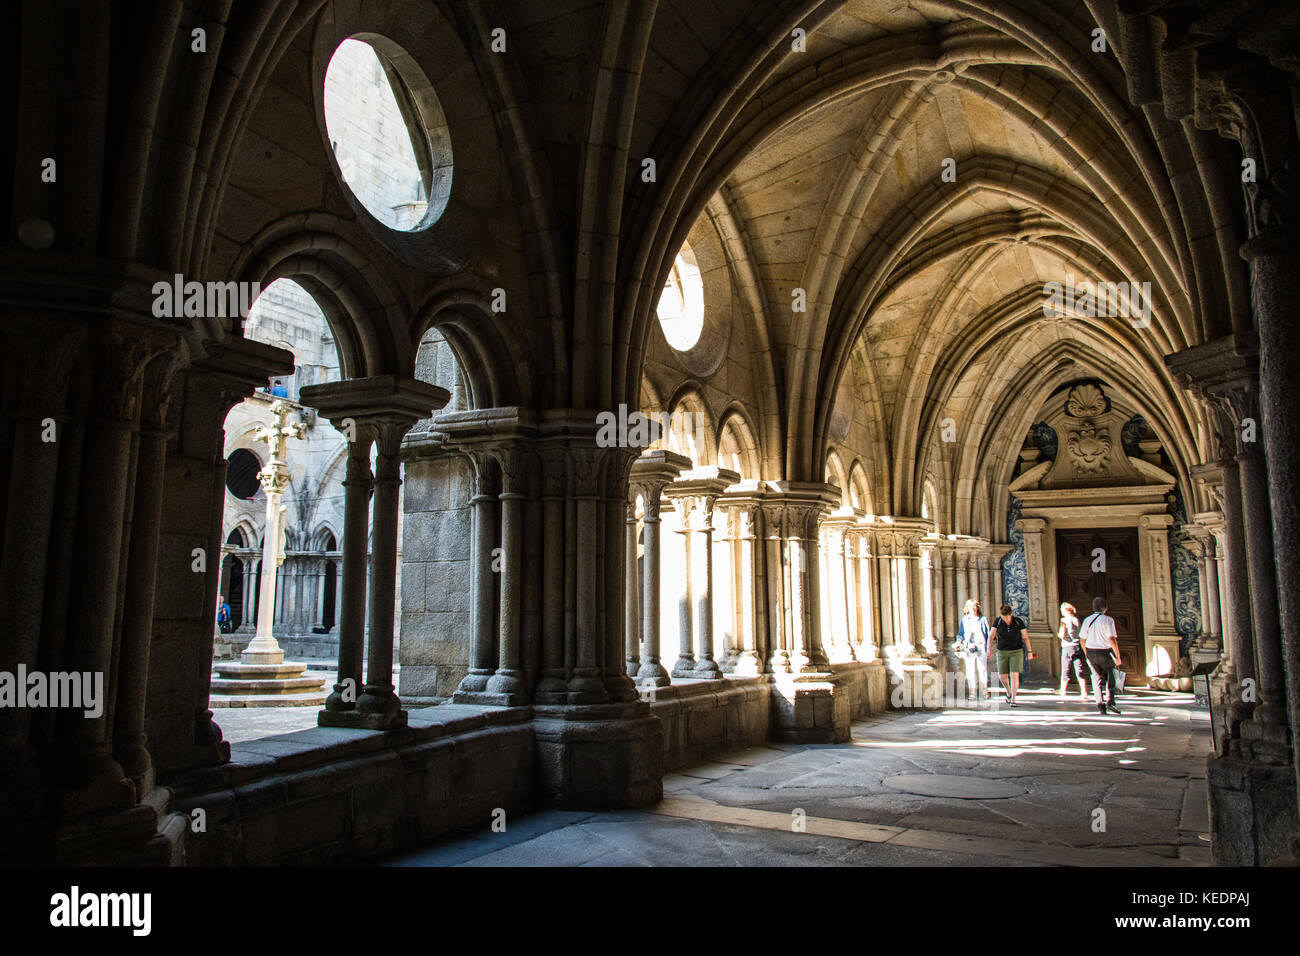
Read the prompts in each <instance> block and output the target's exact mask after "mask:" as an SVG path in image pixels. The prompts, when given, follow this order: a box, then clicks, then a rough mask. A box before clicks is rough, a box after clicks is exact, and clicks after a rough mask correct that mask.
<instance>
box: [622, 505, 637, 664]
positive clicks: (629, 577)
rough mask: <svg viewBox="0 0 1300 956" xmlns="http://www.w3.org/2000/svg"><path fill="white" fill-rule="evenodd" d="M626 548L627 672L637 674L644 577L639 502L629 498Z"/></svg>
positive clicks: (625, 635) (624, 557) (625, 619)
mask: <svg viewBox="0 0 1300 956" xmlns="http://www.w3.org/2000/svg"><path fill="white" fill-rule="evenodd" d="M625 522H626V531H625V550H624V554H623V573H624V575H625V576H626V590H625V591H624V592H623V628H624V641H625V645H624V646H625V650H626V654H625V663H626V667H627V675H628V676H629V677H633V678H635V677H636V675H637V672H638V671H639V670H640V669H641V613H640V610H641V609H640V602H641V581H640V575H639V573H638V561H637V558H638V555H637V550H638V549H637V540H636V539H637V531H636V529H637V520H636V502H635V501H629V502H627V516H626V518H625Z"/></svg>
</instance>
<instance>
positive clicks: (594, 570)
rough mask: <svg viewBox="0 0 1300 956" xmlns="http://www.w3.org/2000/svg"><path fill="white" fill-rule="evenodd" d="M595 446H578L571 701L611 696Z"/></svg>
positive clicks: (575, 451) (574, 460) (574, 496)
mask: <svg viewBox="0 0 1300 956" xmlns="http://www.w3.org/2000/svg"><path fill="white" fill-rule="evenodd" d="M597 451H598V450H597V449H595V448H585V447H580V448H574V449H571V450H570V452H569V455H570V459H571V461H572V463H573V471H572V477H573V486H572V495H571V497H572V499H573V500H574V502H575V504H576V507H575V520H574V531H575V534H574V545H575V549H576V551H575V555H574V563H575V566H576V567H575V571H574V586H575V587H576V589H577V590H576V594H577V595H579V596H581V597H580V599H578V600H577V604H576V607H575V608H574V619H575V633H574V639H575V642H574V654H573V658H572V660H573V672H572V676H571V677H570V678H569V684H568V690H569V703H570V704H603V703H605V702H607V701H608V699H609V695H608V692H607V691H606V688H605V682H604V680H602V677H601V667H600V661H599V660H598V658H597V649H596V644H597V640H598V639H599V638H600V636H601V631H600V619H599V608H598V607H597V606H596V595H597V594H598V593H599V588H598V582H599V580H600V573H599V570H598V567H597V562H598V561H599V560H600V555H601V553H602V552H603V551H604V548H603V547H602V546H601V541H600V533H599V532H600V523H599V510H600V494H599V491H600V479H601V468H600V464H601V463H600V456H599V455H598V453H597Z"/></svg>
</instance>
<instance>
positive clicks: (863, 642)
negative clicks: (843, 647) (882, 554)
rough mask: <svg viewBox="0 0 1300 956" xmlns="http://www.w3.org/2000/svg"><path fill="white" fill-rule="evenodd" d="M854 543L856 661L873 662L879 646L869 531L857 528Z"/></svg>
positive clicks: (873, 561) (873, 559)
mask: <svg viewBox="0 0 1300 956" xmlns="http://www.w3.org/2000/svg"><path fill="white" fill-rule="evenodd" d="M853 538H854V540H855V542H856V555H857V562H858V591H857V602H858V608H859V611H860V612H861V619H862V628H861V630H860V631H859V632H858V633H859V642H860V649H859V651H858V659H859V660H862V661H874V660H876V659H877V658H878V657H879V656H880V644H879V638H878V636H877V635H878V631H877V627H876V599H875V595H876V593H877V585H876V580H875V577H876V573H875V557H874V556H873V555H872V553H871V542H872V535H871V532H870V531H867V530H864V529H862V528H861V527H859V528H858V529H857V530H855V531H854V532H853Z"/></svg>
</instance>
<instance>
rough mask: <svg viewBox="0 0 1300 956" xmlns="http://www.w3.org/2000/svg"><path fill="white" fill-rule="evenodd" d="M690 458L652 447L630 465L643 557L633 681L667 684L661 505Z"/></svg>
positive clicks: (641, 683)
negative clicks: (638, 656) (663, 653)
mask: <svg viewBox="0 0 1300 956" xmlns="http://www.w3.org/2000/svg"><path fill="white" fill-rule="evenodd" d="M690 463H691V461H690V459H689V458H686V457H685V456H683V455H677V454H674V453H673V452H670V451H663V450H658V449H657V450H655V451H650V452H644V453H642V455H641V457H640V458H638V459H637V460H636V461H635V462H633V464H632V481H631V488H632V491H633V493H635V494H636V495H639V496H640V497H641V500H642V515H643V518H642V523H643V525H644V529H645V530H644V537H645V546H644V547H645V555H644V557H643V559H642V562H643V564H642V568H643V571H644V573H643V575H642V580H641V586H642V592H641V643H642V647H641V663H640V666H639V667H638V669H637V673H636V680H637V683H638V684H639V685H643V686H648V687H667V686H668V685H669V683H671V680H670V678H669V676H668V671H667V670H666V669H665V668H664V666H663V664H662V663H661V662H660V649H659V617H660V587H659V586H660V556H659V548H660V542H661V533H662V532H661V528H662V524H661V521H660V506H661V502H662V499H663V491H664V488H665V487H666V486H667V485H668V484H670V483H671V482H672V481H673V479H675V478H676V477H677V476H678V475H679V474H681V472H682V470H683V469H685V468H689V467H690Z"/></svg>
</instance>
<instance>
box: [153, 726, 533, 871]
mask: <svg viewBox="0 0 1300 956" xmlns="http://www.w3.org/2000/svg"><path fill="white" fill-rule="evenodd" d="M528 716H529V715H528V712H527V711H510V710H492V709H490V708H474V707H459V706H452V705H448V706H443V707H436V708H426V709H423V710H418V711H413V712H412V713H411V717H410V726H409V727H408V728H406V729H404V730H401V731H396V732H390V733H378V732H373V731H364V730H348V729H343V728H334V727H329V728H326V727H321V728H316V729H314V730H304V731H300V732H298V733H293V734H285V735H283V736H280V737H275V738H268V739H264V740H255V741H249V742H247V743H242V744H237V745H235V746H233V747H232V748H231V760H230V763H228V764H225V765H223V766H219V767H212V768H208V769H205V770H201V771H196V772H193V773H190V774H188V775H186V776H184V777H182V778H179V779H178V780H176V781H174V782H173V784H172V785H173V786H174V787H175V788H176V796H175V802H174V806H175V808H176V809H178V810H180V811H181V812H182V813H185V814H187V815H189V816H190V817H191V820H193V818H194V813H193V811H194V810H196V809H202V810H203V811H204V814H205V817H206V820H205V823H206V832H198V833H195V832H190V833H188V834H187V835H186V838H185V856H186V860H185V862H186V864H187V865H191V866H259V865H268V864H274V865H289V866H319V865H325V864H336V863H353V862H359V861H364V860H370V859H374V858H376V857H380V856H383V855H386V854H389V853H393V852H396V851H398V850H401V849H404V848H409V847H415V846H419V845H422V844H424V843H427V842H428V841H430V840H432V839H434V838H436V837H438V836H440V835H442V834H445V833H447V832H449V831H451V830H454V829H458V828H467V827H475V828H479V827H481V828H484V829H486V828H487V827H488V826H489V825H490V824H491V822H492V815H493V811H494V810H496V809H498V808H500V809H502V810H504V811H505V812H506V814H507V819H509V817H512V816H514V815H515V814H518V813H523V812H526V811H527V810H529V809H530V808H531V807H532V799H533V793H534V791H535V785H534V748H533V731H532V726H531V724H530V723H529V722H528ZM191 830H193V823H192V824H191Z"/></svg>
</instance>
